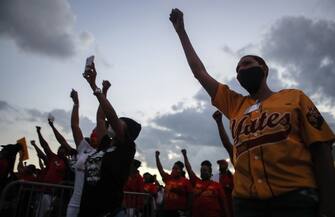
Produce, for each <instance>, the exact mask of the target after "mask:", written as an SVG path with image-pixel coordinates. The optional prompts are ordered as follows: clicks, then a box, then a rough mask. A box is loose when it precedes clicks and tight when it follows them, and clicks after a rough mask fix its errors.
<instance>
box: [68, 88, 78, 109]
mask: <svg viewBox="0 0 335 217" xmlns="http://www.w3.org/2000/svg"><path fill="white" fill-rule="evenodd" d="M70 97H71V98H72V101H73V103H74V104H75V105H78V103H79V100H78V92H77V91H76V90H75V89H72V90H71V94H70Z"/></svg>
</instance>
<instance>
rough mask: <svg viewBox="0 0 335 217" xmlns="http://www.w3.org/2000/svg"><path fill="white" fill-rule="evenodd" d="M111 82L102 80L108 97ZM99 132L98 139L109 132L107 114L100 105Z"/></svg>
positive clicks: (104, 92) (98, 116)
mask: <svg viewBox="0 0 335 217" xmlns="http://www.w3.org/2000/svg"><path fill="white" fill-rule="evenodd" d="M110 86H111V83H110V82H109V81H106V80H104V81H103V82H102V93H103V94H104V95H105V97H107V92H108V89H109V88H110ZM96 118H97V128H96V129H97V134H98V141H100V139H101V138H102V137H103V136H105V135H106V134H107V129H106V123H105V118H106V115H105V113H104V111H103V109H102V107H101V105H99V107H98V110H97V117H96Z"/></svg>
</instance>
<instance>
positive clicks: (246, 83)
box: [237, 66, 264, 95]
mask: <svg viewBox="0 0 335 217" xmlns="http://www.w3.org/2000/svg"><path fill="white" fill-rule="evenodd" d="M263 77H264V72H263V70H262V68H261V67H259V66H254V67H251V68H248V69H241V70H240V71H239V72H238V74H237V80H238V81H239V82H240V84H241V86H242V87H243V88H244V89H246V90H247V91H248V92H249V94H250V95H253V94H255V93H257V91H258V90H259V88H260V87H261V82H262V80H263Z"/></svg>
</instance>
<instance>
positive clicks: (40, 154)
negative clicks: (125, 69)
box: [30, 140, 47, 169]
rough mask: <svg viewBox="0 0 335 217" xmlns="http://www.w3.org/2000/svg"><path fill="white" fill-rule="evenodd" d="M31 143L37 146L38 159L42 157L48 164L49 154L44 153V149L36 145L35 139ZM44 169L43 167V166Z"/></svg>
mask: <svg viewBox="0 0 335 217" xmlns="http://www.w3.org/2000/svg"><path fill="white" fill-rule="evenodd" d="M30 144H31V145H32V146H33V147H34V148H35V150H36V153H37V156H38V159H42V160H43V162H44V164H45V165H46V162H47V156H46V155H45V154H44V153H43V151H42V150H41V149H40V148H39V147H38V146H37V145H36V143H35V140H31V141H30ZM41 169H42V168H41Z"/></svg>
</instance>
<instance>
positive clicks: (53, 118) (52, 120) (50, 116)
mask: <svg viewBox="0 0 335 217" xmlns="http://www.w3.org/2000/svg"><path fill="white" fill-rule="evenodd" d="M54 120H55V117H54V116H52V115H51V114H49V117H48V122H49V125H50V126H52V125H53V124H54Z"/></svg>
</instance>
